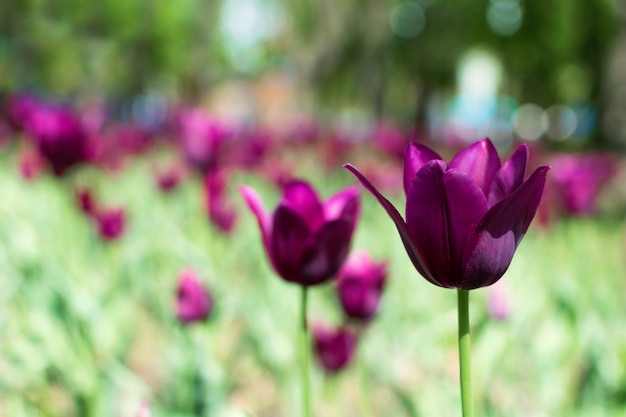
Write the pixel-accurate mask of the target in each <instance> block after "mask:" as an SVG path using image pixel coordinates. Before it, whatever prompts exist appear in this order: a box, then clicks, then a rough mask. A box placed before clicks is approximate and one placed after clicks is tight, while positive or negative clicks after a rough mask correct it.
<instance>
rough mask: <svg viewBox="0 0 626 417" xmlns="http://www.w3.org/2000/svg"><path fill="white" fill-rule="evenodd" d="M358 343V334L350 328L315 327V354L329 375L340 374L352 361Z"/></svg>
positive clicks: (317, 325) (318, 325)
mask: <svg viewBox="0 0 626 417" xmlns="http://www.w3.org/2000/svg"><path fill="white" fill-rule="evenodd" d="M356 343H357V336H356V334H354V333H353V332H352V331H351V330H350V329H348V328H339V329H337V330H332V329H329V328H326V327H325V326H322V325H320V324H316V325H314V326H313V352H314V353H315V357H316V358H317V361H318V362H319V364H320V365H321V366H322V368H324V370H325V371H326V372H328V373H331V374H333V373H336V372H339V371H340V370H342V369H343V368H345V367H346V366H347V365H348V364H349V363H350V362H351V361H352V358H353V357H354V351H355V349H356Z"/></svg>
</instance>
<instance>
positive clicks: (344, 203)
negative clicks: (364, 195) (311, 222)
mask: <svg viewBox="0 0 626 417" xmlns="http://www.w3.org/2000/svg"><path fill="white" fill-rule="evenodd" d="M359 195H360V191H359V189H358V188H357V187H356V186H354V187H348V188H345V189H343V190H341V191H339V192H338V193H336V194H334V195H332V196H331V197H330V198H329V199H328V200H326V202H325V203H324V220H326V221H331V220H336V219H339V218H343V219H346V220H351V221H352V222H353V223H354V224H356V220H357V219H358V217H359V212H360V205H359Z"/></svg>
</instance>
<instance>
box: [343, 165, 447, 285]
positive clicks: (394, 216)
mask: <svg viewBox="0 0 626 417" xmlns="http://www.w3.org/2000/svg"><path fill="white" fill-rule="evenodd" d="M343 167H344V168H346V169H347V170H348V171H350V172H352V174H354V176H355V177H357V179H358V180H359V181H360V182H361V184H363V186H364V187H365V189H366V190H367V191H369V192H370V193H371V194H372V195H373V196H374V197H376V200H378V202H379V203H380V205H381V206H383V208H384V209H385V211H386V212H387V214H388V215H389V217H391V220H392V221H393V222H394V224H395V225H396V229H398V233H399V234H400V238H401V239H402V243H403V244H404V248H405V249H406V252H407V254H408V255H409V259H411V262H412V263H413V265H414V266H415V269H417V271H418V272H419V273H420V274H421V275H422V276H423V277H424V278H426V279H427V280H428V281H430V282H432V283H433V284H437V283H436V282H435V280H434V278H433V277H432V276H431V275H430V274H429V273H428V271H427V270H426V268H425V267H424V262H423V261H422V259H421V258H420V255H419V253H418V252H417V249H416V248H415V244H414V242H413V241H412V239H411V235H410V234H409V230H408V229H407V225H406V223H405V222H404V219H403V218H402V216H401V215H400V213H399V212H398V210H397V209H396V208H395V207H394V205H393V204H391V202H390V201H389V200H387V199H386V198H385V197H384V196H383V195H382V194H381V193H380V192H379V191H378V190H377V189H376V187H374V185H373V184H372V183H371V182H369V180H368V179H367V178H365V176H364V175H363V174H361V172H360V171H359V170H358V169H356V168H355V167H354V166H352V165H351V164H344V165H343Z"/></svg>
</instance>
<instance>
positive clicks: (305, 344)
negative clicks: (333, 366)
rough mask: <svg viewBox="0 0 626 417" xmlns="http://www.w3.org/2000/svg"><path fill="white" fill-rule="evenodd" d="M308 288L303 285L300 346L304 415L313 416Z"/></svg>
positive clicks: (306, 416) (304, 416)
mask: <svg viewBox="0 0 626 417" xmlns="http://www.w3.org/2000/svg"><path fill="white" fill-rule="evenodd" d="M307 289H308V287H307V286H306V285H303V286H302V299H301V302H300V316H301V320H302V321H301V323H300V326H301V346H300V350H301V351H300V366H301V375H300V376H301V377H302V416H303V417H311V416H312V414H311V381H310V362H311V344H310V342H309V326H308V324H307Z"/></svg>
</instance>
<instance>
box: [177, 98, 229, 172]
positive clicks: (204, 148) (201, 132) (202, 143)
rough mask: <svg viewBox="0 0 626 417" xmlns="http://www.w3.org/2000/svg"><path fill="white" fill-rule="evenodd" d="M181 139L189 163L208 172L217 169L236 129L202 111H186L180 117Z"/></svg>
mask: <svg viewBox="0 0 626 417" xmlns="http://www.w3.org/2000/svg"><path fill="white" fill-rule="evenodd" d="M179 127H180V139H181V146H182V149H183V152H184V154H185V156H186V158H187V160H188V161H189V163H190V164H191V165H192V166H194V167H195V168H198V169H200V170H201V171H203V172H206V171H208V170H210V169H213V168H215V167H216V165H217V164H218V162H219V159H220V154H221V153H222V151H223V147H224V143H225V141H226V140H228V139H230V138H232V137H233V136H234V134H235V132H234V129H232V128H231V127H229V126H227V125H226V124H224V123H222V122H220V121H219V120H217V119H215V118H214V117H212V116H210V115H208V114H206V113H205V112H203V111H202V110H185V111H182V112H181V113H180V115H179Z"/></svg>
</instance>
